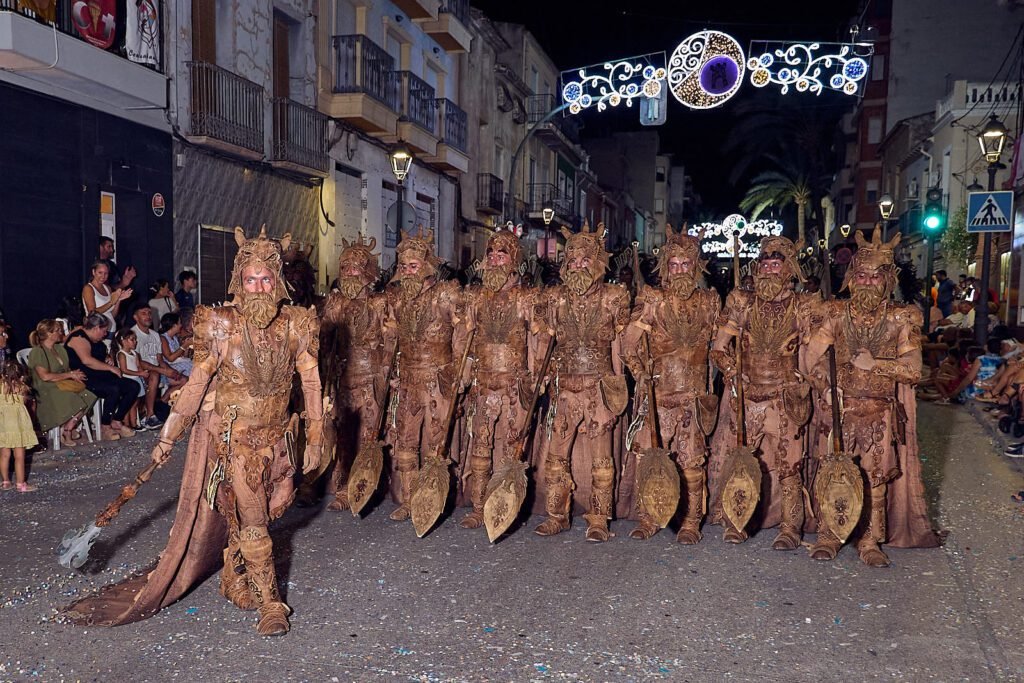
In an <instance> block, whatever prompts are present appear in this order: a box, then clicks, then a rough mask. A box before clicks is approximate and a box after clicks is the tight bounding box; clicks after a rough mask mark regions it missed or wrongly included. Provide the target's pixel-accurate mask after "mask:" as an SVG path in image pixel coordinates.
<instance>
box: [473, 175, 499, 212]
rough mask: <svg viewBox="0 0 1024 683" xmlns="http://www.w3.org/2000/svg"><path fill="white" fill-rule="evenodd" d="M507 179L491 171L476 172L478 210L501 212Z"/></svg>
mask: <svg viewBox="0 0 1024 683" xmlns="http://www.w3.org/2000/svg"><path fill="white" fill-rule="evenodd" d="M504 192H505V181H503V180H502V179H501V178H499V177H498V176H496V175H492V174H490V173H477V174H476V210H477V211H479V212H481V213H493V214H499V213H501V211H502V209H503V208H504V207H502V205H501V201H502V199H503V195H504Z"/></svg>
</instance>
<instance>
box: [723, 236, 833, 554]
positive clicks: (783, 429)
mask: <svg viewBox="0 0 1024 683" xmlns="http://www.w3.org/2000/svg"><path fill="white" fill-rule="evenodd" d="M798 251H799V249H798V247H797V246H796V245H794V244H793V242H791V241H790V240H788V239H786V238H785V237H766V238H765V239H763V240H762V241H761V253H760V256H759V257H758V261H757V262H756V263H755V264H754V291H753V292H746V291H742V290H733V291H732V292H730V293H729V296H728V298H727V299H726V302H725V307H724V308H723V309H722V313H721V315H720V316H719V324H718V331H717V332H716V335H715V341H714V343H713V345H712V352H711V358H712V361H713V362H714V363H715V365H716V366H717V367H718V368H719V369H720V370H721V371H722V372H723V373H724V374H725V376H726V377H727V378H728V379H730V380H734V378H735V376H736V372H737V367H738V366H737V358H736V354H737V352H738V353H740V354H742V367H743V375H744V377H743V383H744V393H745V397H746V400H745V401H744V408H745V412H746V419H745V425H746V434H747V442H748V443H750V444H754V445H757V444H760V448H759V449H758V456H759V459H760V460H761V462H762V464H763V465H764V468H765V469H766V470H767V471H768V474H769V482H768V485H767V486H763V487H762V490H763V492H762V495H761V503H760V508H761V510H762V519H761V526H762V527H771V526H775V525H776V524H778V525H779V526H780V529H779V534H778V535H777V536H776V538H775V540H774V542H773V544H772V547H774V548H775V549H776V550H794V549H796V548H797V547H798V546H799V545H800V535H801V533H802V528H803V524H804V501H803V485H802V483H801V481H800V470H801V466H802V458H803V454H804V450H805V445H804V441H805V440H804V428H805V425H806V424H807V421H808V419H809V418H810V409H811V402H810V395H809V385H808V384H807V383H806V382H805V381H804V380H803V379H802V376H801V374H800V370H801V367H802V366H801V364H800V357H799V354H800V351H801V349H802V346H803V344H804V343H806V340H807V338H808V335H809V332H810V321H811V319H812V317H813V315H814V312H815V306H820V305H821V300H820V299H819V298H817V297H815V296H814V295H809V294H797V293H795V292H794V291H793V290H792V288H791V287H789V283H790V281H791V280H792V278H798V279H799V278H800V269H799V267H798V265H797V260H796V259H797V253H798ZM737 337H740V338H741V339H742V343H741V345H740V348H739V349H736V348H735V343H734V342H735V339H736V338H737ZM727 391H729V387H728V385H727ZM729 393H733V392H729ZM728 403H730V402H729V401H722V409H721V411H720V415H721V417H720V418H719V426H718V431H717V432H716V435H715V436H716V440H715V445H716V449H715V450H716V452H715V458H716V459H719V460H721V458H723V457H727V456H725V453H726V452H727V451H728V449H729V448H730V444H729V442H728V441H726V439H729V440H731V443H732V444H735V443H736V441H735V436H732V437H729V436H727V434H729V433H730V432H731V434H732V435H735V434H736V430H737V425H736V420H735V416H736V414H737V411H736V409H735V408H734V407H733V406H729V405H727V404H728ZM716 465H717V466H715V467H713V468H712V474H713V476H717V475H719V474H720V473H721V467H720V465H721V463H720V462H718V463H716ZM724 483H725V482H723V481H720V480H719V481H713V482H712V490H713V491H714V492H716V493H718V492H720V490H721V487H722V486H723V485H724ZM716 497H717V496H716ZM780 508H781V509H780ZM715 514H716V516H717V517H719V518H720V519H721V521H722V523H723V524H724V525H725V527H726V530H725V540H727V541H729V542H732V543H741V542H743V541H744V540H746V538H747V534H746V532H745V531H744V530H743V529H736V528H735V527H734V526H733V525H732V524H731V523H730V522H729V520H728V518H726V517H725V516H724V515H721V512H720V510H716V511H715Z"/></svg>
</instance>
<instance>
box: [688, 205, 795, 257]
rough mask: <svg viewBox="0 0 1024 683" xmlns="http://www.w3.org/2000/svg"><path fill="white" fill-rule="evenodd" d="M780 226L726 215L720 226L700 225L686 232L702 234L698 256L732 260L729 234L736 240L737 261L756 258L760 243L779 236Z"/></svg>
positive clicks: (765, 221)
mask: <svg viewBox="0 0 1024 683" xmlns="http://www.w3.org/2000/svg"><path fill="white" fill-rule="evenodd" d="M782 229H783V225H782V223H780V222H779V221H777V220H775V219H772V218H760V219H758V220H756V221H748V220H747V219H746V218H744V217H743V216H742V215H740V214H738V213H734V214H731V215H729V216H726V217H725V219H724V220H723V221H722V222H721V223H701V224H699V225H695V226H693V227H691V228H690V229H689V230H688V231H687V232H688V233H689V234H690V235H692V236H694V237H696V236H698V235H702V237H701V241H700V250H701V252H702V253H704V254H707V255H709V256H716V257H718V258H723V259H724V258H732V256H733V244H734V243H733V235H734V234H735V235H736V236H737V237H738V238H739V246H740V258H757V256H758V255H759V254H760V253H761V240H762V239H763V238H765V237H768V236H770V235H781V234H782Z"/></svg>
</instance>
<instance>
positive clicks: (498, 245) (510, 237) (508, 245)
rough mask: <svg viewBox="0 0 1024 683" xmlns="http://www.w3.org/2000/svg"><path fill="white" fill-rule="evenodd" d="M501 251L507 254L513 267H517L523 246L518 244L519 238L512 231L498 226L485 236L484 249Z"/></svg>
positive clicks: (521, 258) (520, 260)
mask: <svg viewBox="0 0 1024 683" xmlns="http://www.w3.org/2000/svg"><path fill="white" fill-rule="evenodd" d="M492 250H493V251H503V252H505V253H506V254H508V256H509V260H510V261H511V262H512V267H513V268H518V267H519V264H520V263H521V262H522V260H523V248H522V246H521V245H520V244H519V238H518V237H516V235H515V233H514V232H511V231H509V230H503V229H501V228H498V229H497V230H496V231H495V232H493V233H491V236H490V237H488V238H487V246H486V247H485V249H484V251H485V253H486V252H489V251H492Z"/></svg>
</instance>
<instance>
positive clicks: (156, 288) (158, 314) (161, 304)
mask: <svg viewBox="0 0 1024 683" xmlns="http://www.w3.org/2000/svg"><path fill="white" fill-rule="evenodd" d="M149 296H150V299H149V307H150V308H152V309H153V317H154V318H156V319H157V320H160V319H161V318H163V317H164V316H165V315H167V314H168V313H177V312H178V300H177V299H176V298H175V297H174V292H172V291H171V283H170V282H169V281H168V280H167V279H166V278H160V279H159V280H157V281H156V282H154V283H153V285H152V286H151V287H150V288H149Z"/></svg>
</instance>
